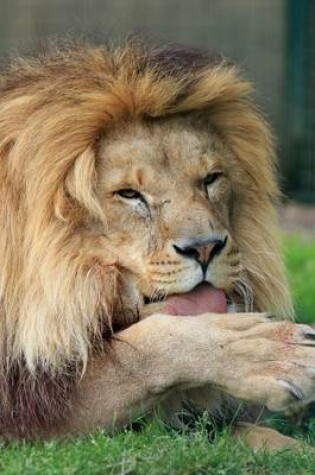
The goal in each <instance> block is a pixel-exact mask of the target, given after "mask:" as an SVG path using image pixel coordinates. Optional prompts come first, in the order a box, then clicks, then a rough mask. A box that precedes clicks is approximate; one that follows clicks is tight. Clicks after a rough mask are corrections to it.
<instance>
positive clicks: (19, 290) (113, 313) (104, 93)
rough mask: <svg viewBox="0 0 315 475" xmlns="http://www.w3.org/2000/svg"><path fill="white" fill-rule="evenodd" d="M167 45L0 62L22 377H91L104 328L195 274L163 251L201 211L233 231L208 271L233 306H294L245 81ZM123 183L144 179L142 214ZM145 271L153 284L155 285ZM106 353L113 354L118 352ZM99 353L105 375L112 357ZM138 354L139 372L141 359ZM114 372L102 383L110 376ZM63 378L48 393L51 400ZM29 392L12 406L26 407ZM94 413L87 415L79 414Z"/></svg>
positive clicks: (4, 212) (261, 128)
mask: <svg viewBox="0 0 315 475" xmlns="http://www.w3.org/2000/svg"><path fill="white" fill-rule="evenodd" d="M171 54H172V53H171V50H169V51H168V52H167V51H166V50H165V51H164V52H163V49H157V50H156V49H154V48H153V49H152V48H148V49H146V48H145V47H144V46H142V45H140V44H137V43H135V44H129V45H127V46H124V47H121V48H117V49H110V48H109V49H107V48H105V47H104V48H100V47H84V48H80V47H71V48H69V49H68V50H62V51H55V52H53V53H52V54H50V55H48V56H47V57H41V58H39V59H29V60H27V61H24V60H18V61H17V62H16V63H15V64H13V65H12V66H11V68H10V69H9V70H8V72H7V73H6V75H3V77H2V79H1V83H0V85H1V86H0V94H1V99H0V158H1V169H0V199H1V208H0V225H1V230H2V231H1V238H0V264H1V275H0V279H1V281H0V300H1V320H0V334H1V342H0V344H1V346H0V352H1V355H2V360H3V361H2V366H3V370H2V371H3V374H4V377H6V376H5V375H7V374H9V373H10V371H11V369H12V368H14V367H15V366H16V365H17V367H23V371H26V372H27V373H28V374H29V375H30V378H31V379H32V378H35V379H34V380H36V378H38V375H39V374H44V375H49V379H50V380H51V381H55V380H56V379H55V378H60V377H61V379H62V375H64V374H66V375H69V374H70V375H72V376H71V378H73V381H74V383H75V382H76V381H78V378H79V376H80V375H82V374H85V370H86V369H87V372H86V376H84V377H83V380H82V381H83V382H84V380H85V378H87V380H88V381H91V380H92V381H93V380H94V379H96V375H95V378H94V376H93V371H92V374H91V368H93V365H91V363H90V361H91V358H92V357H93V358H94V357H95V355H96V352H97V350H99V349H100V348H103V346H104V341H106V340H108V339H110V338H111V337H112V335H113V334H115V333H117V332H118V331H120V330H122V329H124V328H127V329H128V327H130V325H131V324H132V323H135V322H137V321H138V320H139V319H141V318H142V317H144V316H148V315H150V314H152V313H154V312H155V310H154V309H156V308H160V307H159V306H158V307H154V304H152V305H151V306H150V305H149V306H145V305H144V300H143V299H144V296H147V297H152V296H153V297H154V296H159V297H161V295H162V296H166V295H168V294H173V293H178V292H185V291H187V290H190V288H192V287H193V286H194V285H197V283H198V281H197V280H198V277H194V275H195V274H196V273H197V270H196V269H195V268H193V267H191V266H192V264H191V265H190V268H189V269H188V268H187V269H186V275H184V273H185V272H184V270H183V269H184V267H183V262H182V261H181V260H180V259H179V258H178V256H175V254H172V252H173V251H172V252H171V251H170V249H171V248H172V242H175V241H176V240H180V239H182V238H183V236H187V235H189V234H191V235H192V236H193V235H194V233H196V232H197V231H198V233H199V234H198V235H199V236H201V237H202V236H204V237H206V236H207V233H209V224H208V223H209V222H210V224H211V226H212V232H213V233H214V234H215V233H219V234H220V235H222V236H223V235H228V237H229V240H228V245H227V247H226V249H225V250H224V252H223V253H222V255H220V258H218V259H217V261H216V263H214V264H213V267H212V268H211V269H210V270H209V272H208V274H207V280H209V281H211V282H212V283H213V284H214V285H216V286H217V287H220V288H223V289H224V290H225V291H226V292H227V293H228V294H230V295H231V298H235V299H238V302H237V303H238V304H240V303H241V304H244V301H243V302H242V291H243V292H244V295H245V294H246V295H245V296H247V302H245V303H246V304H247V310H255V311H266V310H268V311H271V312H272V313H274V314H275V315H276V316H277V317H278V318H280V319H286V318H291V317H292V305H291V301H290V296H289V292H288V288H287V283H286V278H285V274H284V268H283V261H282V257H281V252H280V249H279V243H278V236H277V222H276V217H275V211H274V203H275V202H276V200H277V198H278V195H279V191H278V186H277V183H276V180H275V157H274V147H273V140H272V137H271V133H270V131H269V128H268V126H267V125H266V123H265V122H264V120H263V119H262V117H261V115H260V113H259V111H258V110H257V108H256V106H255V105H254V104H253V102H252V99H251V85H250V84H249V83H247V82H246V81H243V80H242V79H241V78H240V76H239V73H238V71H237V69H236V68H235V67H232V66H230V65H228V64H227V63H226V62H225V61H222V60H221V61H214V62H211V61H210V60H208V59H207V58H206V59H203V61H202V64H201V65H199V66H198V67H195V66H194V61H195V60H194V57H193V56H192V57H189V60H190V65H188V66H187V65H186V66H185V67H182V66H181V62H180V59H178V58H177V56H176V57H175V56H174V62H173V63H172V60H171V61H170V64H166V65H165V61H164V60H165V58H167V57H168V56H171ZM196 57H197V56H196ZM161 58H162V60H161ZM163 58H164V60H163ZM163 61H164V63H163ZM170 65H171V67H170ZM176 67H177V68H178V69H177V70H176ZM183 68H184V69H183ZM162 143H163V144H164V145H163V147H164V148H163V147H162V146H161V144H162ZM196 150H197V151H196ZM211 167H212V168H211ZM215 167H219V168H220V170H221V169H222V170H223V171H224V181H223V182H222V184H221V185H220V186H221V188H216V190H217V191H209V193H210V197H209V196H208V195H207V196H205V194H204V191H202V192H201V189H200V185H198V186H199V188H198V191H194V190H195V189H196V190H197V182H198V183H200V180H202V179H203V178H204V176H205V175H206V174H207V172H209V171H211V170H214V168H215ZM126 170H127V171H126ZM124 173H125V175H126V176H125V177H124ZM192 180H195V181H194V185H193V186H192V185H191V183H192ZM198 180H199V181H198ZM218 186H219V185H218ZM135 187H138V188H140V190H144V193H146V196H148V201H149V204H150V206H151V215H150V216H149V217H148V216H145V217H142V218H141V219H142V221H141V219H140V218H139V216H137V213H138V211H137V210H136V211H133V212H132V213H131V212H130V208H126V206H127V205H124V206H125V207H124V206H123V205H122V204H121V202H120V201H119V198H117V195H115V191H117V189H120V188H135ZM194 187H195V188H194ZM211 193H213V195H211ZM115 200H116V201H115ZM117 200H118V201H117ZM143 212H144V211H143ZM187 216H188V217H187ZM139 223H141V224H139ZM152 233H153V234H152ZM176 242H177V241H176ZM185 265H186V264H185ZM162 268H163V269H164V270H161V269H162ZM161 272H162V274H161ZM176 272H177V273H178V276H177V277H178V278H177V280H176V279H175V280H174V279H173V283H172V284H167V282H166V280H167V279H166V275H167V276H170V275H174V274H176ZM198 272H199V271H198ZM163 273H164V274H163ZM172 273H173V274H172ZM194 273H195V274H194ZM157 275H160V281H161V280H162V281H163V279H164V284H163V283H161V282H160V283H159V284H158V285H157V284H154V282H157ZM161 275H162V277H161ZM188 275H189V276H190V277H189V279H190V280H189V283H187V282H188V281H186V284H185V285H186V287H185V285H184V284H183V281H184V280H185V279H186V277H187V276H188ZM196 276H197V274H196ZM184 278H185V279H184ZM187 279H188V277H187ZM192 279H195V281H194V285H192ZM169 280H170V278H169ZM242 289H243V290H242ZM244 289H245V290H244ZM235 292H236V293H235ZM236 295H237V296H236ZM245 300H246V299H245ZM151 318H152V317H149V318H148V321H150V319H151ZM137 325H139V323H136V324H135V325H133V327H137ZM143 325H144V322H143ZM145 325H149V326H150V323H145ZM270 325H271V326H272V325H273V324H270ZM140 328H142V329H143V328H145V327H144V326H142V327H140ZM151 328H152V327H151ZM272 328H274V327H272ZM124 331H127V330H124ZM124 331H123V332H122V333H121V335H122V338H123V337H124V335H125V334H124ZM132 341H133V340H132ZM115 344H116V346H117V343H115ZM115 344H114V347H115ZM155 344H156V345H157V344H158V342H155ZM161 344H162V343H161ZM141 345H143V342H141ZM105 347H106V344H105ZM123 348H124V347H123ZM109 351H110V350H109ZM118 353H119V357H120V358H123V357H124V350H121V352H119V351H118ZM132 357H134V356H132ZM102 358H103V359H102V361H103V363H102V365H101V366H103V367H104V374H105V373H106V371H107V370H106V367H107V365H108V364H110V363H109V362H108V361H109V360H110V357H109V356H108V355H107V354H106V353H105V355H103V357H102ZM180 367H181V366H180ZM137 368H138V370H139V371H140V372H141V365H140V366H138V367H137ZM163 368H165V365H164V366H163ZM70 369H71V370H70ZM151 370H152V368H150V371H151ZM98 371H99V369H98ZM117 371H118V370H117ZM18 374H19V373H18ZM139 377H141V376H140V375H139ZM71 378H70V379H71ZM112 378H113V376H111V377H110V379H109V381H112V385H113V386H112V387H113V388H114V386H115V384H118V383H117V381H116V382H115V383H114V382H113V379H112ZM18 379H19V376H17V381H18ZM170 380H172V378H171V379H170ZM210 382H211V378H210V379H209V377H208V379H207V378H203V379H202V383H203V384H207V383H210ZM103 383H105V380H104V381H103ZM173 383H174V381H173V380H172V384H173ZM186 383H187V381H185V384H186ZM14 384H17V383H16V382H15V383H14ZM14 384H12V388H13V389H12V390H14V387H15V386H14ZM80 384H81V383H80ZM80 384H79V386H78V390H79V396H78V398H79V400H81V399H82V397H83V396H82V394H83V393H84V391H83V392H82V390H81V389H80ZM110 384H111V383H109V386H110ZM122 384H123V383H122V382H121V386H119V384H118V386H117V387H118V388H119V387H120V389H122ZM148 384H149V382H148ZM176 384H177V383H176ZM199 385H200V384H199ZM59 386H60V387H61V388H64V386H63V385H62V384H61V385H59V383H58V388H59ZM192 386H194V387H195V386H196V382H194V383H193V384H192ZM10 387H11V386H10ZM63 391H64V389H62V390H61V392H60V393H58V391H57V395H56V399H60V401H59V402H60V403H61V404H63V401H64V400H63V397H64V396H63V394H64V393H63ZM80 391H81V392H80ZM106 391H107V389H106ZM114 392H115V391H114V389H113V391H112V393H111V392H109V393H107V396H106V397H107V398H109V399H110V398H113V397H114V396H113V394H114ZM227 392H231V391H230V390H229V391H227ZM70 393H71V391H70ZM70 393H69V394H70ZM236 393H237V391H236ZM67 394H68V393H67ZM71 394H72V393H71ZM71 394H70V395H69V396H67V397H68V398H69V400H70V401H71V400H72V399H71V397H72V398H73V397H74V396H71ZM235 396H239V395H238V394H235ZM32 397H33V399H34V400H35V403H34V404H35V406H34V407H35V408H36V411H39V414H40V416H38V418H39V426H40V425H41V423H40V420H41V418H44V419H45V416H44V415H43V414H44V413H43V411H44V412H45V411H46V412H47V411H48V412H49V407H50V405H49V404H51V400H49V398H48V403H47V405H46V406H45V405H44V406H43V407H44V409H43V410H40V409H38V407H39V408H40V407H41V400H42V399H41V396H37V395H36V394H31V395H30V399H32ZM90 397H91V395H89V398H90ZM241 397H244V394H243V392H242V394H241ZM10 398H12V394H11V393H10V391H9V392H8V393H6V395H5V396H3V400H4V401H6V402H3V403H2V404H7V401H8V400H9V403H8V407H9V408H11V409H12V404H13V403H12V401H11V399H10ZM89 398H88V399H89ZM141 398H142V400H145V399H146V397H145V395H142V396H141ZM141 398H140V399H141ZM248 399H251V400H254V401H256V400H257V399H258V400H259V399H260V398H259V397H254V396H253V397H252V398H251V397H249V398H248ZM10 401H11V402H10ZM89 401H90V399H89ZM154 401H155V398H154ZM21 404H22V403H21ZM28 404H29V402H26V403H25V404H24V405H23V404H22V405H21V411H22V412H23V411H27V410H28V409H27V408H28ZM122 404H123V405H124V404H125V406H126V407H129V405H128V403H127V402H126V403H123V402H122ZM271 405H272V404H271ZM13 406H14V404H13ZM93 406H94V407H95V404H93ZM102 407H103V406H102V405H100V408H102ZM11 409H10V410H11ZM34 410H35V409H34ZM104 410H105V409H104ZM115 410H116V409H115ZM117 410H118V409H117ZM110 411H113V409H112V408H111V409H110ZM57 412H58V411H57ZM63 417H64V416H63V415H61V416H60V417H59V419H60V418H61V420H63V419H62V418H63ZM104 417H105V416H104ZM108 417H109V416H108V413H107V415H106V420H108ZM56 420H58V417H57V416H56ZM99 424H100V425H103V422H102V421H101V420H100V421H99ZM99 424H97V423H96V424H94V422H93V423H88V421H86V423H84V422H82V427H84V426H86V427H94V426H98V425H99ZM105 425H106V424H105ZM6 430H7V432H9V433H10V429H6ZM69 430H70V429H69ZM71 430H72V429H71ZM25 432H26V433H27V428H26V429H25ZM23 433H24V432H23Z"/></svg>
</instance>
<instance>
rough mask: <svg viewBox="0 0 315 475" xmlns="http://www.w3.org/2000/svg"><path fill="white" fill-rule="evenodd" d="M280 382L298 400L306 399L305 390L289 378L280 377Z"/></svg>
mask: <svg viewBox="0 0 315 475" xmlns="http://www.w3.org/2000/svg"><path fill="white" fill-rule="evenodd" d="M278 382H279V383H280V384H281V385H282V386H284V387H285V388H286V389H287V390H288V391H289V393H290V394H291V396H292V397H293V398H294V399H295V400H296V401H303V399H305V396H304V393H303V391H302V390H301V389H300V388H299V387H298V386H296V385H295V384H294V383H293V382H292V381H290V380H288V379H278Z"/></svg>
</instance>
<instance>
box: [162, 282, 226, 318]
mask: <svg viewBox="0 0 315 475" xmlns="http://www.w3.org/2000/svg"><path fill="white" fill-rule="evenodd" d="M165 304H166V311H167V313H170V314H171V315H200V314H201V313H226V312H227V303H226V296H225V293H224V292H223V290H218V289H215V288H214V287H212V286H211V285H209V284H206V283H204V284H201V285H198V287H196V288H195V289H193V290H191V291H190V292H187V293H186V294H178V295H172V296H171V297H169V298H168V299H166V300H165Z"/></svg>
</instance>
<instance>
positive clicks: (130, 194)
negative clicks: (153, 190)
mask: <svg viewBox="0 0 315 475" xmlns="http://www.w3.org/2000/svg"><path fill="white" fill-rule="evenodd" d="M116 193H117V195H119V196H121V197H122V198H125V199H127V200H139V199H140V200H142V199H143V197H142V195H141V193H139V191H136V190H133V189H132V188H123V189H122V190H118V191H117V192H116Z"/></svg>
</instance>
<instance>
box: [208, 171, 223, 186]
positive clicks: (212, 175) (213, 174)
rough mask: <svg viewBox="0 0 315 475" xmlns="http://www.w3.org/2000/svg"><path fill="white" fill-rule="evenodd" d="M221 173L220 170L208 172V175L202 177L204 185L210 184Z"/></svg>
mask: <svg viewBox="0 0 315 475" xmlns="http://www.w3.org/2000/svg"><path fill="white" fill-rule="evenodd" d="M222 175H223V173H222V172H214V173H209V175H207V176H206V178H205V179H204V185H205V186H210V185H212V184H213V183H214V182H215V181H217V180H218V179H219V178H220V177H221V176H222Z"/></svg>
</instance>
